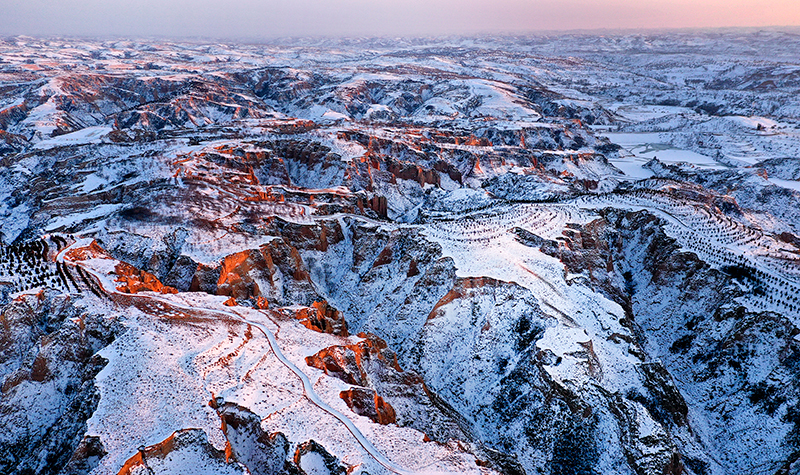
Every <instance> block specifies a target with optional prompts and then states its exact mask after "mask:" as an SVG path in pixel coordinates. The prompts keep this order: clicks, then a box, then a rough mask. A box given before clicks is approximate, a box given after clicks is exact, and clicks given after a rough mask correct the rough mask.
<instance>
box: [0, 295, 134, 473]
mask: <svg viewBox="0 0 800 475" xmlns="http://www.w3.org/2000/svg"><path fill="white" fill-rule="evenodd" d="M0 321H1V322H0V323H1V324H0V362H2V370H0V378H2V389H0V415H2V417H0V428H1V429H2V431H3V434H5V435H4V436H3V437H2V438H0V472H3V473H8V474H25V473H38V474H56V473H76V474H85V473H88V471H90V470H91V469H92V468H93V467H94V466H96V465H97V463H98V460H99V459H100V458H102V457H103V455H104V454H105V452H104V449H103V444H102V440H97V439H96V438H95V439H92V438H88V439H86V438H84V433H85V432H86V428H87V426H86V421H87V420H88V419H89V418H90V417H91V416H92V414H93V413H94V411H95V409H96V407H97V404H98V400H99V394H98V393H97V391H96V389H95V386H94V377H95V375H97V373H98V372H99V371H100V370H101V369H102V368H103V366H105V361H104V360H103V359H102V358H101V357H99V356H97V355H96V353H97V351H99V350H100V349H101V348H103V347H105V346H106V345H108V344H109V343H111V341H113V339H114V336H115V334H116V333H117V332H118V331H120V330H119V328H118V326H117V325H116V324H115V323H114V322H112V321H106V320H105V319H104V318H103V317H102V316H98V315H94V314H92V313H89V312H88V311H87V310H86V309H85V308H83V307H79V306H76V305H75V304H74V302H73V301H72V299H71V298H70V297H69V296H66V295H62V294H60V293H57V292H53V291H47V292H42V293H40V294H39V295H27V296H24V297H20V298H19V299H17V300H15V301H13V302H11V303H10V304H8V305H6V306H5V307H3V308H2V314H0ZM28 414H39V417H28ZM62 470H63V472H62Z"/></svg>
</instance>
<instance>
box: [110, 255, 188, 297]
mask: <svg viewBox="0 0 800 475" xmlns="http://www.w3.org/2000/svg"><path fill="white" fill-rule="evenodd" d="M114 270H115V271H116V273H117V276H118V277H117V282H120V285H118V286H117V290H119V291H120V292H125V293H126V294H135V293H137V292H142V291H150V292H158V293H162V294H177V293H178V289H176V288H174V287H169V286H167V285H164V284H162V283H161V282H160V281H159V280H158V279H157V278H156V276H154V275H153V274H151V273H149V272H145V271H142V270H139V269H137V268H135V267H133V266H132V265H130V264H126V263H124V262H121V263H120V264H119V265H117V267H116V269H114Z"/></svg>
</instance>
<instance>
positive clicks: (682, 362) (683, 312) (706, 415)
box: [542, 210, 798, 473]
mask: <svg viewBox="0 0 800 475" xmlns="http://www.w3.org/2000/svg"><path fill="white" fill-rule="evenodd" d="M662 224H663V223H662V222H661V221H660V220H659V219H657V218H655V217H653V216H652V215H650V214H648V213H646V212H637V213H620V212H617V211H613V210H609V211H607V212H605V213H604V217H603V219H601V220H598V221H597V222H595V223H592V225H590V226H583V227H579V228H578V229H576V230H575V232H574V233H573V234H569V235H565V241H566V243H567V247H566V248H565V247H557V246H555V245H548V244H545V245H543V246H542V249H543V250H546V252H550V253H552V254H553V255H558V256H559V257H560V259H561V260H562V262H564V263H565V266H566V267H567V268H568V269H569V271H570V272H574V273H578V274H583V275H585V276H586V277H587V278H588V279H589V280H590V282H591V285H592V286H594V287H595V288H597V289H598V290H600V291H602V292H604V293H606V294H607V295H609V297H611V298H614V299H615V300H617V301H618V302H619V303H620V304H621V305H622V306H623V307H624V308H625V309H626V315H627V318H628V325H629V326H630V327H631V328H632V330H633V333H634V335H635V336H636V337H637V339H638V341H639V343H640V344H641V345H642V348H643V350H644V351H646V353H647V354H648V355H649V357H650V358H652V359H653V361H658V363H654V364H655V365H656V366H654V368H658V371H659V372H660V373H659V374H669V375H671V379H672V380H673V381H674V382H673V383H669V384H668V385H667V386H666V387H662V389H660V390H659V392H661V393H662V394H663V395H662V396H661V397H659V398H658V399H659V400H658V401H657V402H658V404H659V407H657V408H655V410H653V411H652V413H653V414H654V416H656V417H657V419H658V420H659V421H660V422H662V423H664V424H665V425H667V426H680V425H683V424H689V425H690V426H692V427H694V429H693V430H695V431H696V432H697V434H698V436H699V438H700V440H701V441H702V443H703V444H704V446H705V447H706V450H708V451H709V453H715V454H717V455H716V456H715V458H716V461H717V462H718V463H720V465H721V466H722V467H724V470H728V471H748V470H753V469H754V467H756V466H762V465H764V464H767V465H769V466H770V467H773V469H774V470H778V469H779V468H780V467H781V466H783V465H784V464H787V463H791V461H792V460H794V457H795V455H794V454H795V452H796V451H797V448H796V443H797V441H796V436H795V434H796V432H797V428H796V426H795V424H796V422H795V420H794V418H793V416H792V414H794V413H795V412H796V409H795V406H796V404H797V401H798V388H797V386H796V384H795V383H794V381H795V380H796V379H797V378H796V376H797V375H796V372H795V369H794V366H795V365H794V360H795V356H794V355H795V354H796V352H797V350H798V346H797V342H796V341H795V339H794V338H793V336H794V335H795V334H796V333H798V330H797V329H796V323H795V321H794V320H793V319H791V318H788V316H781V315H779V314H776V313H772V312H760V313H759V312H753V311H750V310H748V309H747V308H746V307H744V306H742V305H741V304H740V303H739V301H738V297H740V296H742V295H745V294H747V293H749V292H752V291H753V289H758V288H759V285H760V284H759V278H760V277H759V276H757V275H756V274H751V273H750V272H748V271H747V269H746V268H744V267H742V268H737V267H735V266H730V267H723V268H721V269H720V268H715V267H712V266H709V265H708V264H707V263H705V262H703V261H702V260H700V259H698V258H697V256H696V255H695V254H692V253H687V252H685V251H683V252H682V251H681V249H680V247H679V246H678V245H676V243H675V241H674V240H673V239H671V238H670V237H668V236H667V235H666V234H665V233H664V231H663V229H662ZM675 302H680V305H675ZM658 379H659V378H656V379H655V380H654V383H655V384H659V383H658ZM668 379H669V378H668ZM648 380H653V378H648ZM673 384H674V389H673V388H672V387H671V386H672V385H673ZM732 432H733V433H738V434H746V436H744V435H743V436H742V437H740V438H737V439H735V440H732V439H729V438H726V437H724V436H723V434H730V433H732ZM742 444H744V445H745V446H747V447H748V451H747V454H746V455H744V454H742V456H736V457H734V456H732V452H733V451H734V450H735V449H733V447H739V446H741V445H742ZM776 444H777V446H779V447H781V449H780V450H774V449H770V450H764V447H765V446H770V447H775V446H776ZM684 459H685V463H686V464H687V466H689V467H691V468H692V470H693V471H695V472H696V473H714V468H713V467H711V466H709V464H708V462H703V461H699V460H694V459H693V458H692V456H691V455H690V454H684Z"/></svg>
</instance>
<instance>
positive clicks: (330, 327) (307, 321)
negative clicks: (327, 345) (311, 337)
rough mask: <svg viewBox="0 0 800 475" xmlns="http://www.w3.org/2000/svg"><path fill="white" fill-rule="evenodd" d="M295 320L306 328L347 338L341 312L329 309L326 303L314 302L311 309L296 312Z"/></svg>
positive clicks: (345, 325) (345, 323)
mask: <svg viewBox="0 0 800 475" xmlns="http://www.w3.org/2000/svg"><path fill="white" fill-rule="evenodd" d="M296 318H297V319H298V320H300V323H302V324H303V326H305V327H306V328H308V329H310V330H314V331H318V332H321V333H332V334H334V335H339V336H347V335H348V333H347V322H346V321H345V319H344V315H342V312H340V311H338V310H336V309H335V308H333V307H331V306H330V305H329V304H328V302H326V301H324V300H323V301H321V302H314V303H313V304H312V305H311V307H308V308H303V309H300V310H298V312H297V315H296Z"/></svg>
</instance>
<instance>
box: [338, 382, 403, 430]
mask: <svg viewBox="0 0 800 475" xmlns="http://www.w3.org/2000/svg"><path fill="white" fill-rule="evenodd" d="M339 397H340V398H342V400H343V401H344V402H345V404H347V407H349V408H350V409H352V410H353V412H355V413H356V414H358V415H360V416H365V417H369V418H370V419H372V420H373V421H374V422H377V423H378V424H394V423H395V422H397V416H396V415H395V412H394V408H393V407H392V405H391V404H389V403H388V402H386V401H384V399H383V398H382V397H380V396H378V393H377V392H375V390H374V389H368V388H359V387H354V388H351V389H348V390H346V391H342V392H341V393H340V394H339Z"/></svg>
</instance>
